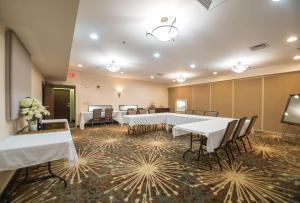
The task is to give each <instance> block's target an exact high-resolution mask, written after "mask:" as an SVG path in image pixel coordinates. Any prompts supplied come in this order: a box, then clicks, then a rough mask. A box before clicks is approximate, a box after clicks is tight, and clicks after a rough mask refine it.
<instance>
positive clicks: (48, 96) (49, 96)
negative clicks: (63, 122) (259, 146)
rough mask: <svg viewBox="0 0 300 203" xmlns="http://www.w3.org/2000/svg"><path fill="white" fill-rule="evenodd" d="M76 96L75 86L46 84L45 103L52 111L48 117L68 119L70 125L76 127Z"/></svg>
mask: <svg viewBox="0 0 300 203" xmlns="http://www.w3.org/2000/svg"><path fill="white" fill-rule="evenodd" d="M75 98H76V87H75V86H70V85H54V84H46V85H45V87H44V104H45V106H47V108H48V110H49V111H50V116H49V117H48V118H49V119H67V120H68V122H69V125H70V127H75V124H76V119H75V118H76V116H75V115H76V112H75V111H76V110H75V109H76V104H75V101H76V100H75Z"/></svg>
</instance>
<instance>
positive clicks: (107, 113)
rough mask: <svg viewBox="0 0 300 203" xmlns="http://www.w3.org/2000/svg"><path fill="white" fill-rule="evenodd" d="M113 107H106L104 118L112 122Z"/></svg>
mask: <svg viewBox="0 0 300 203" xmlns="http://www.w3.org/2000/svg"><path fill="white" fill-rule="evenodd" d="M113 111H114V110H113V109H105V112H104V113H105V114H104V118H103V120H104V121H106V122H109V123H110V124H112V122H113Z"/></svg>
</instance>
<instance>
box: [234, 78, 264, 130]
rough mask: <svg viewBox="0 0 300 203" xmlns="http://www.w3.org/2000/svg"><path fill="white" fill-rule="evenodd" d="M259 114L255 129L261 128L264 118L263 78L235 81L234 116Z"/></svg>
mask: <svg viewBox="0 0 300 203" xmlns="http://www.w3.org/2000/svg"><path fill="white" fill-rule="evenodd" d="M254 115H257V116H258V120H257V121H256V123H255V126H254V128H255V129H261V119H262V78H251V79H243V80H235V81H234V117H236V118H241V117H245V116H246V117H251V116H254Z"/></svg>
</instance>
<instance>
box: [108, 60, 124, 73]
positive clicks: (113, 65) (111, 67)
mask: <svg viewBox="0 0 300 203" xmlns="http://www.w3.org/2000/svg"><path fill="white" fill-rule="evenodd" d="M106 69H107V70H109V71H110V72H113V73H115V72H118V71H119V70H120V69H121V67H119V66H117V65H116V62H115V61H112V62H111V63H110V64H108V66H106Z"/></svg>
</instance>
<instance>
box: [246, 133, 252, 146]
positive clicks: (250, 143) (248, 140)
mask: <svg viewBox="0 0 300 203" xmlns="http://www.w3.org/2000/svg"><path fill="white" fill-rule="evenodd" d="M246 138H247V141H248V143H249V146H250V148H251V149H252V145H251V143H250V140H249V138H248V136H246Z"/></svg>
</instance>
